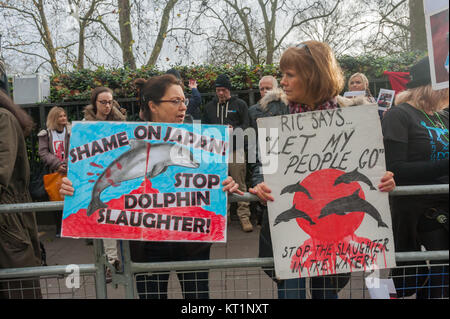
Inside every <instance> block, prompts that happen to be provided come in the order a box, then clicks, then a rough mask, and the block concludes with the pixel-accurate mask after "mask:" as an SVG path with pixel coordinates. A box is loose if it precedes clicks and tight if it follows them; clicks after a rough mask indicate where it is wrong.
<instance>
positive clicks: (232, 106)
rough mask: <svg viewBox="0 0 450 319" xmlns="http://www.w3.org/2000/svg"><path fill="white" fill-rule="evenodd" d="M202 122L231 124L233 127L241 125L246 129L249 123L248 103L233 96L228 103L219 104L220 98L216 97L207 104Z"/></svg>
mask: <svg viewBox="0 0 450 319" xmlns="http://www.w3.org/2000/svg"><path fill="white" fill-rule="evenodd" d="M202 123H203V124H223V125H231V126H232V127H233V128H237V127H240V128H242V129H243V130H245V129H246V128H247V127H248V125H249V122H248V106H247V103H245V101H244V100H241V99H240V98H238V97H236V96H232V97H231V98H230V99H229V100H228V102H227V103H224V104H219V100H218V98H217V97H215V98H214V99H213V100H212V101H210V102H209V103H208V104H206V105H205V109H204V111H203V118H202Z"/></svg>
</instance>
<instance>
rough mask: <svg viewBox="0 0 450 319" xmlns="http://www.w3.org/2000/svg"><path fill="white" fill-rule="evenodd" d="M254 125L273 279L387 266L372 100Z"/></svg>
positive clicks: (384, 201) (379, 145) (385, 212)
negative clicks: (267, 195)
mask: <svg viewBox="0 0 450 319" xmlns="http://www.w3.org/2000/svg"><path fill="white" fill-rule="evenodd" d="M257 122H258V137H259V146H260V150H261V161H262V163H263V173H264V180H265V183H266V184H267V185H268V187H269V188H270V189H271V190H272V195H273V196H274V198H275V201H273V202H268V210H269V224H270V231H271V236H272V245H273V253H274V260H275V271H276V275H277V277H278V278H280V279H289V278H298V277H313V276H321V275H329V274H337V273H348V272H354V271H369V270H373V269H383V268H391V267H394V266H395V255H394V254H395V252H394V241H393V236H392V222H391V215H390V210H389V203H388V194H387V193H383V192H380V191H378V190H377V185H378V184H379V183H380V180H381V177H382V176H383V175H384V174H385V172H386V166H385V158H384V145H383V138H382V134H381V126H380V120H379V117H378V110H377V105H376V104H371V105H363V106H355V107H347V108H339V109H334V110H324V111H315V112H306V113H299V114H291V115H283V116H278V117H268V118H261V119H258V120H257ZM269 128H270V129H269ZM267 132H269V134H267ZM277 132H278V134H276V133H277ZM274 163H275V164H276V165H274Z"/></svg>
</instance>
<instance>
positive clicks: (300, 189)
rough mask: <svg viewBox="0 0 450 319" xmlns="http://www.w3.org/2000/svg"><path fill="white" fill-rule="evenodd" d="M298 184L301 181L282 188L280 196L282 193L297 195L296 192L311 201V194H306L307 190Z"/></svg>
mask: <svg viewBox="0 0 450 319" xmlns="http://www.w3.org/2000/svg"><path fill="white" fill-rule="evenodd" d="M300 182H301V181H298V182H297V183H295V184H292V185H288V186H286V187H285V188H283V189H282V190H281V193H280V195H283V194H284V193H297V192H302V193H305V194H306V195H307V196H308V198H309V199H312V196H311V194H310V193H309V192H308V190H307V189H306V188H305V187H303V185H301V184H300Z"/></svg>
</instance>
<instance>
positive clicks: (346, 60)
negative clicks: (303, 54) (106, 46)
mask: <svg viewBox="0 0 450 319" xmlns="http://www.w3.org/2000/svg"><path fill="white" fill-rule="evenodd" d="M423 56H424V54H423V53H421V52H409V53H403V54H399V55H393V56H388V57H384V58H381V57H374V56H370V55H364V56H358V57H351V56H343V57H341V58H340V59H339V63H340V65H341V67H342V69H343V71H344V74H345V77H346V78H348V77H349V76H350V75H351V74H353V73H356V72H361V73H364V74H365V75H366V76H367V77H368V78H369V79H370V80H372V79H377V78H382V77H383V72H384V71H386V70H388V71H395V72H402V71H404V72H405V71H408V70H409V68H410V67H411V65H413V64H414V63H415V62H417V61H418V60H419V59H421V58H422V57H423ZM174 68H175V69H177V70H178V71H179V72H180V74H181V77H182V78H183V80H184V85H185V86H186V88H187V87H188V82H189V79H195V80H197V86H198V89H199V90H200V92H213V91H214V81H215V79H216V78H217V76H218V75H219V74H222V73H225V74H227V75H228V76H229V77H230V80H231V85H232V88H233V90H248V89H256V88H257V87H258V82H259V79H260V78H261V77H262V76H264V75H273V76H275V77H277V78H278V79H281V72H280V70H279V68H278V65H243V64H237V65H234V66H232V65H229V64H225V65H219V66H214V65H191V66H176V67H174ZM163 73H164V71H161V70H158V69H157V68H155V67H145V66H143V67H141V68H140V69H137V70H131V69H130V68H128V67H125V68H118V69H109V70H107V69H105V68H103V67H99V68H98V69H97V70H87V69H85V70H78V71H74V72H69V73H64V74H61V75H58V76H53V77H52V78H51V82H50V83H51V88H50V101H51V102H58V101H73V100H88V99H89V97H90V94H91V90H92V89H93V88H95V87H97V86H107V87H109V88H111V89H112V90H114V93H115V97H116V98H126V97H135V96H136V88H135V86H134V84H133V82H134V80H135V79H137V78H144V79H147V78H150V77H152V76H155V75H160V74H163Z"/></svg>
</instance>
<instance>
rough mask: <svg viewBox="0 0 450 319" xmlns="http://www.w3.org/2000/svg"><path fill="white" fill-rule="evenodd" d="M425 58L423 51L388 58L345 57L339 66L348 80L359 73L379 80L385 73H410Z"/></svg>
mask: <svg viewBox="0 0 450 319" xmlns="http://www.w3.org/2000/svg"><path fill="white" fill-rule="evenodd" d="M424 56H425V54H424V53H423V52H421V51H416V52H414V51H413V52H405V53H401V54H397V55H391V56H387V57H375V56H372V55H363V56H358V57H351V56H343V57H341V58H339V64H340V65H341V68H342V69H343V71H344V74H345V78H346V79H348V78H349V77H350V76H351V75H352V74H354V73H357V72H359V73H364V74H365V75H366V76H367V78H369V79H378V78H381V77H383V72H384V71H391V72H408V71H409V68H410V67H411V66H412V65H414V64H415V63H416V62H417V61H419V60H420V59H421V58H423V57H424Z"/></svg>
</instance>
